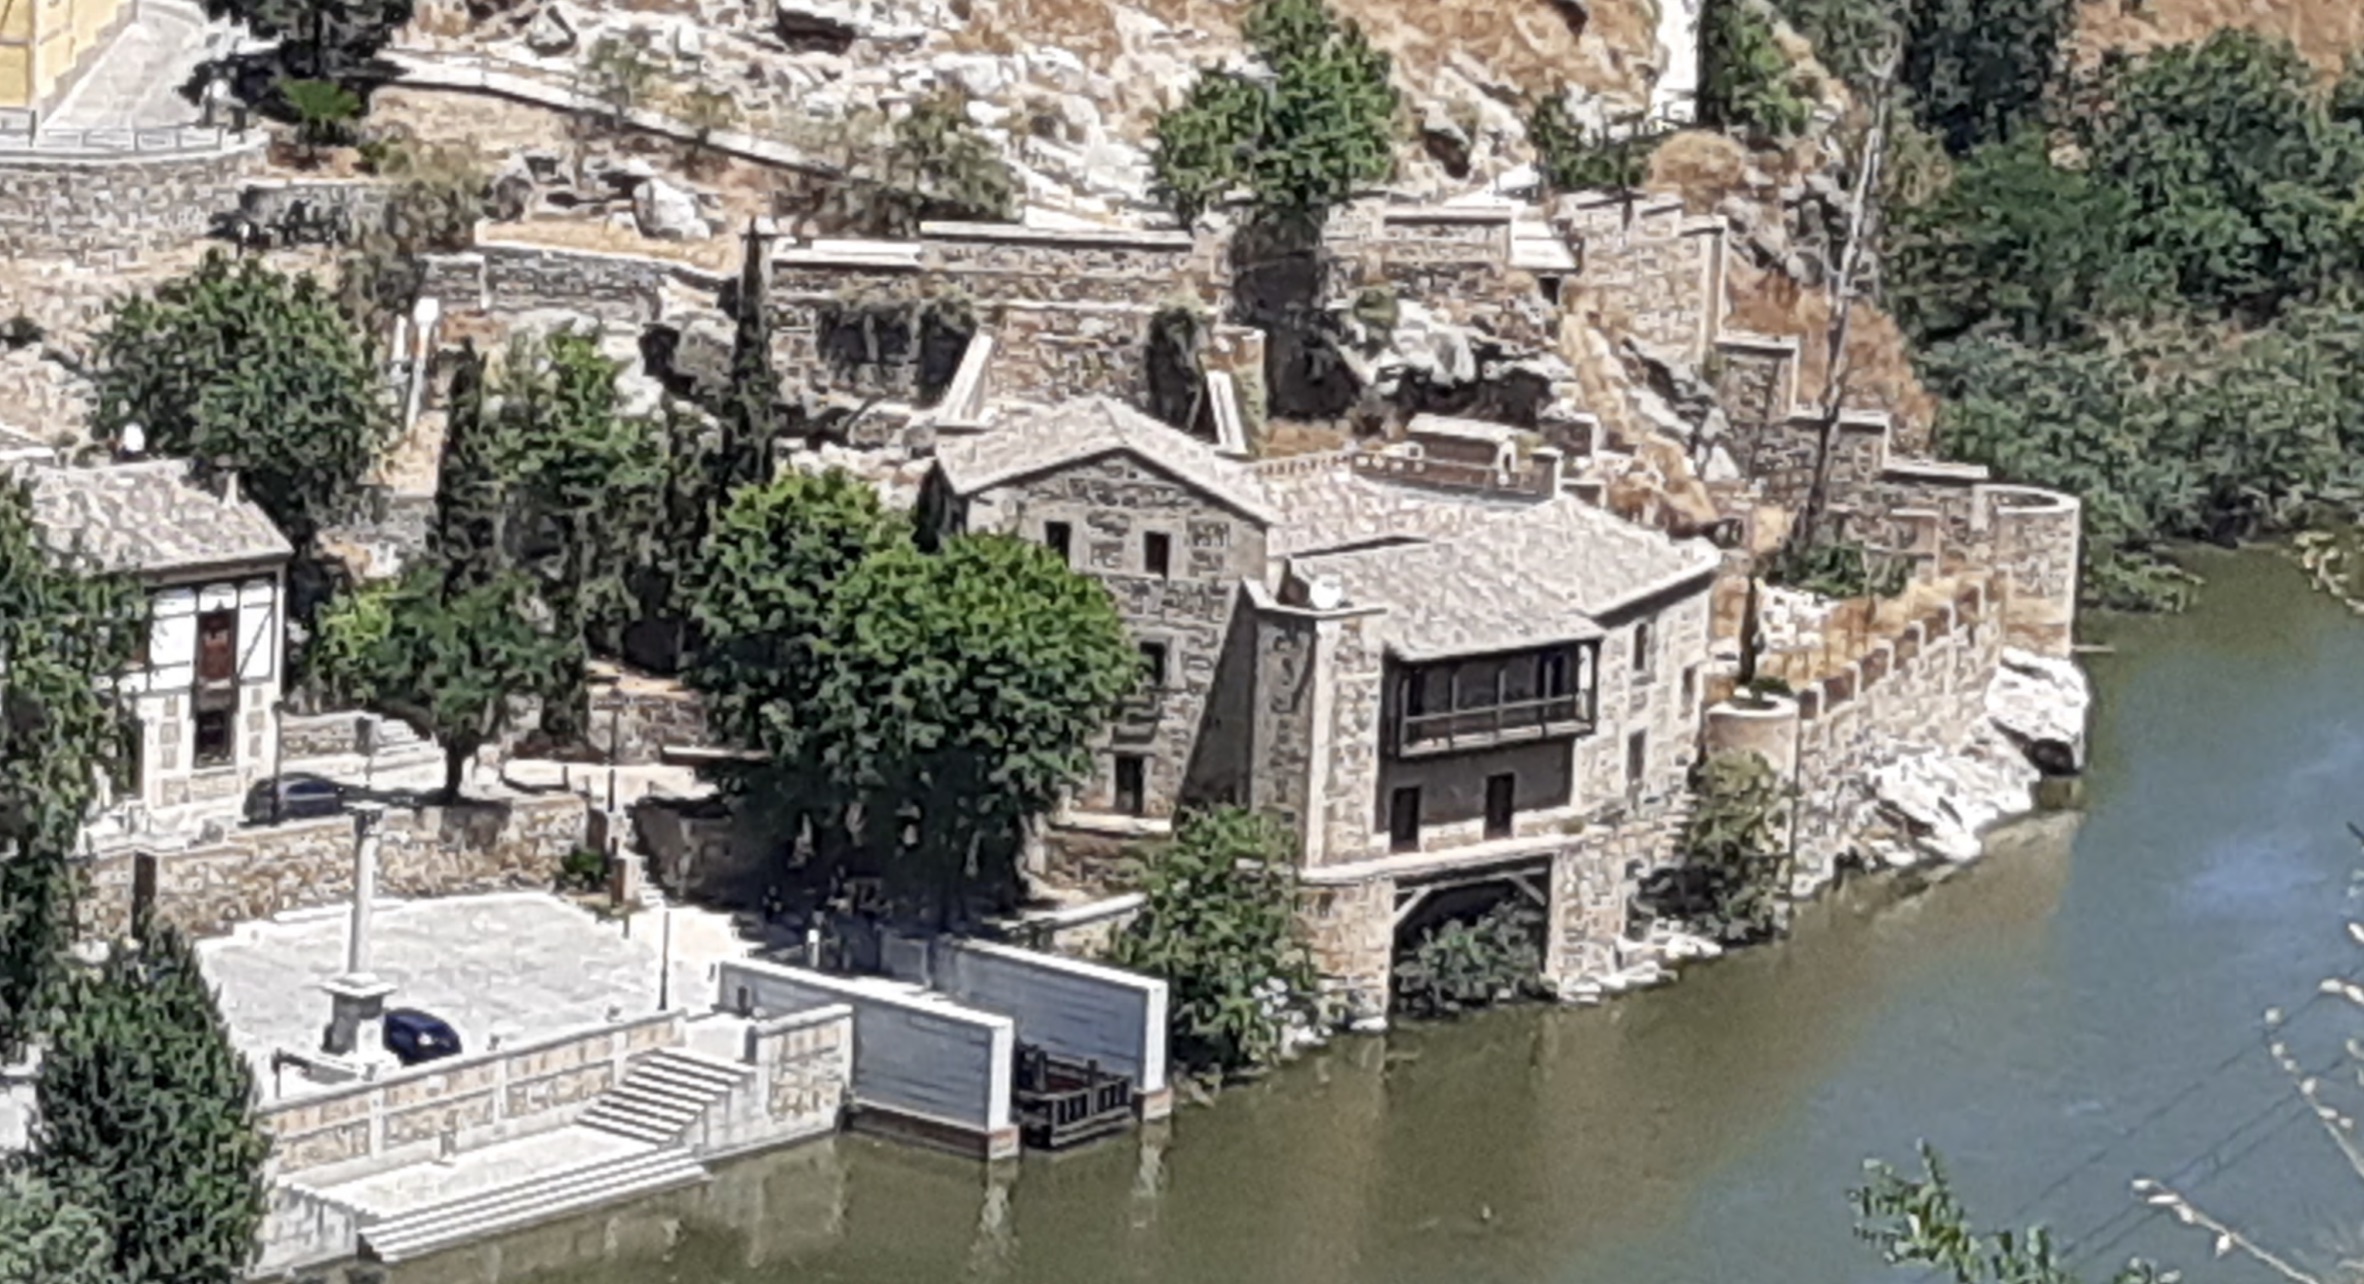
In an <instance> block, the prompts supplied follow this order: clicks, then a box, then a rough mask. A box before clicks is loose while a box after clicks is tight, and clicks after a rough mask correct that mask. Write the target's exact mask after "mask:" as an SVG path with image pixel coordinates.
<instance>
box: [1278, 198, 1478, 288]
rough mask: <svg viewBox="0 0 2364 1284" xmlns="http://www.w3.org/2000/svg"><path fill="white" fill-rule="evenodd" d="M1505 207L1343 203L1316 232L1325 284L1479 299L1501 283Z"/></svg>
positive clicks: (1334, 286)
mask: <svg viewBox="0 0 2364 1284" xmlns="http://www.w3.org/2000/svg"><path fill="white" fill-rule="evenodd" d="M1511 216H1512V211H1511V210H1510V209H1509V208H1508V207H1503V208H1499V209H1489V208H1479V209H1468V210H1463V209H1442V208H1430V209H1399V210H1386V209H1350V210H1347V211H1344V212H1342V213H1341V214H1340V215H1339V216H1338V218H1337V219H1335V220H1334V221H1333V223H1332V225H1331V226H1330V227H1329V228H1328V229H1327V230H1326V232H1325V235H1324V237H1323V247H1324V248H1325V249H1326V250H1327V251H1328V252H1329V253H1330V255H1331V256H1332V265H1333V273H1334V275H1333V277H1332V280H1331V286H1332V292H1333V293H1343V294H1344V295H1345V296H1346V297H1348V298H1351V297H1352V296H1353V295H1354V293H1356V292H1358V291H1360V290H1365V289H1371V288H1374V287H1384V288H1386V289H1388V290H1391V291H1393V292H1394V293H1395V294H1397V295H1400V296H1402V297H1405V298H1411V299H1420V300H1426V301H1431V302H1438V303H1442V302H1447V301H1456V302H1463V303H1468V304H1480V303H1484V302H1487V301H1490V300H1493V299H1495V298H1496V297H1497V296H1499V295H1501V294H1502V293H1504V291H1505V274H1506V273H1507V271H1508V268H1509V264H1510V230H1511Z"/></svg>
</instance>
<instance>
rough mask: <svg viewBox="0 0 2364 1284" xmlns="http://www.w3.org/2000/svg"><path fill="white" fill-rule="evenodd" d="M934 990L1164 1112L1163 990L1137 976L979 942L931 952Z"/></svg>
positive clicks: (1160, 984)
mask: <svg viewBox="0 0 2364 1284" xmlns="http://www.w3.org/2000/svg"><path fill="white" fill-rule="evenodd" d="M934 973H935V975H934V983H935V987H936V988H937V989H939V990H942V991H943V992H944V993H946V994H949V995H951V996H952V997H954V998H956V999H958V1000H960V1001H961V1002H963V1003H966V1004H970V1005H972V1006H974V1007H978V1008H982V1009H984V1010H985V1011H987V1012H999V1013H1001V1014H1002V1015H1004V1016H1007V1017H1009V1018H1011V1019H1012V1020H1015V1021H1016V1022H1017V1023H1018V1037H1019V1038H1020V1039H1022V1040H1024V1041H1025V1042H1027V1043H1031V1044H1034V1045H1036V1046H1038V1047H1040V1048H1042V1049H1044V1050H1045V1051H1048V1052H1050V1053H1052V1054H1053V1055H1055V1056H1062V1057H1073V1058H1075V1059H1076V1060H1078V1061H1097V1062H1099V1063H1100V1064H1101V1066H1102V1067H1104V1068H1106V1069H1108V1070H1110V1071H1113V1072H1115V1073H1117V1074H1121V1075H1125V1076H1127V1077H1128V1078H1130V1079H1132V1081H1133V1084H1134V1086H1135V1087H1136V1088H1137V1089H1138V1090H1139V1091H1140V1093H1141V1095H1142V1096H1143V1097H1144V1098H1150V1099H1154V1100H1156V1101H1157V1103H1158V1105H1159V1106H1160V1107H1161V1108H1160V1109H1159V1110H1158V1111H1157V1113H1160V1114H1162V1113H1164V1110H1163V1107H1164V1106H1165V1105H1166V1061H1167V1055H1166V1017H1167V1005H1168V1002H1169V1000H1168V996H1167V992H1166V983H1165V982H1163V981H1160V980H1157V979H1155V978H1153V977H1147V976H1142V975H1140V974H1139V973H1136V972H1126V971H1123V970H1121V969H1118V968H1112V967H1103V966H1101V965H1099V964H1096V963H1084V962H1080V961H1078V960H1075V959H1065V958H1060V957H1058V956H1056V955H1052V954H1038V953H1036V952H1034V951H1032V950H1022V949H1016V948H1013V947H1011V946H1007V945H996V944H992V943H990V942H985V941H962V942H958V943H950V944H948V945H947V946H946V947H945V948H943V949H939V950H937V951H936V952H935V958H934Z"/></svg>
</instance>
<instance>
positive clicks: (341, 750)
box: [279, 709, 369, 761]
mask: <svg viewBox="0 0 2364 1284" xmlns="http://www.w3.org/2000/svg"><path fill="white" fill-rule="evenodd" d="M368 716H369V715H367V714H365V713H362V712H361V711H360V710H358V709H346V710H341V711H336V712H330V713H317V714H309V715H305V716H302V717H298V716H295V715H292V714H291V715H289V716H287V717H283V718H281V719H280V720H279V752H280V754H281V755H282V756H283V757H285V758H287V759H289V760H290V761H294V760H296V759H302V758H330V757H336V756H339V755H342V754H357V753H360V752H361V740H360V726H361V720H362V719H363V718H366V717H368Z"/></svg>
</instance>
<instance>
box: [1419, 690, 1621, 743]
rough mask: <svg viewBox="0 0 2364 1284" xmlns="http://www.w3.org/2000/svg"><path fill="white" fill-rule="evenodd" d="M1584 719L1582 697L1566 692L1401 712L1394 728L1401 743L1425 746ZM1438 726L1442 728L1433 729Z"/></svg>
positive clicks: (1578, 693) (1579, 694)
mask: <svg viewBox="0 0 2364 1284" xmlns="http://www.w3.org/2000/svg"><path fill="white" fill-rule="evenodd" d="M1555 714H1556V715H1558V716H1554V715H1555ZM1585 720H1586V719H1585V717H1584V696H1583V694H1582V693H1580V692H1569V693H1566V694H1564V695H1551V696H1539V697H1536V698H1534V699H1530V700H1507V701H1504V702H1502V703H1500V704H1489V705H1484V706H1480V707H1477V708H1471V709H1447V710H1442V711H1440V712H1437V713H1405V714H1400V715H1398V719H1397V724H1396V725H1397V734H1398V736H1399V738H1400V740H1401V742H1402V743H1404V744H1425V743H1429V742H1432V741H1437V740H1453V739H1457V738H1459V737H1461V736H1465V735H1469V734H1472V733H1475V732H1486V733H1490V734H1493V735H1500V734H1502V733H1503V732H1504V731H1511V730H1525V729H1526V728H1529V727H1541V726H1545V725H1547V724H1549V723H1554V722H1578V723H1580V722H1583V721H1585ZM1438 727H1442V728H1444V729H1443V730H1436V729H1435V728H1438Z"/></svg>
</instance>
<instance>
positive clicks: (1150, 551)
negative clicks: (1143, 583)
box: [1141, 531, 1174, 579]
mask: <svg viewBox="0 0 2364 1284" xmlns="http://www.w3.org/2000/svg"><path fill="white" fill-rule="evenodd" d="M1173 563H1174V537H1173V536H1171V535H1168V534H1166V533H1165V532H1164V531H1150V532H1149V533H1147V534H1145V535H1143V536H1142V537H1141V569H1143V570H1145V571H1147V572H1149V573H1150V574H1151V575H1155V576H1157V577H1158V578H1160V579H1164V578H1166V577H1167V576H1169V575H1172V574H1173Z"/></svg>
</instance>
